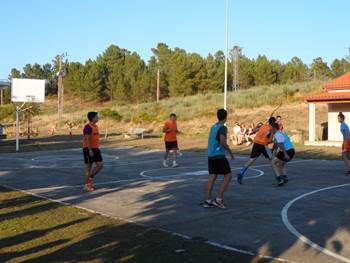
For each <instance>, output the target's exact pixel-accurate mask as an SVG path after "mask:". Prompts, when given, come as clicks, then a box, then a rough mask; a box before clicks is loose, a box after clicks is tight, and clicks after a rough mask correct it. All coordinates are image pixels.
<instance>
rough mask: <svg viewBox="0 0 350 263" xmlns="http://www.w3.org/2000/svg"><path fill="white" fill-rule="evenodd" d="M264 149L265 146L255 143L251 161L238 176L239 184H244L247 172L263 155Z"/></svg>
mask: <svg viewBox="0 0 350 263" xmlns="http://www.w3.org/2000/svg"><path fill="white" fill-rule="evenodd" d="M262 147H263V145H260V144H257V143H254V144H253V147H252V151H251V153H250V159H249V161H248V162H247V163H246V164H245V165H244V166H243V167H242V169H241V171H240V172H239V173H238V174H237V182H238V183H239V184H242V181H243V176H244V175H245V173H246V172H247V170H248V168H249V167H250V166H252V165H253V164H254V162H255V161H256V159H258V157H259V156H260V155H261V153H262Z"/></svg>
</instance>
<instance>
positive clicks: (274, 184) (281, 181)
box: [272, 176, 285, 186]
mask: <svg viewBox="0 0 350 263" xmlns="http://www.w3.org/2000/svg"><path fill="white" fill-rule="evenodd" d="M284 183H285V181H284V180H283V179H282V178H281V177H280V176H278V177H277V178H276V180H275V181H273V183H272V186H282V185H283V184H284Z"/></svg>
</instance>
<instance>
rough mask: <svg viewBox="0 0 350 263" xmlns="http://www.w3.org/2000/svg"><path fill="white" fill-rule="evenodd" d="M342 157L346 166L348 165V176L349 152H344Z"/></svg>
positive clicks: (348, 166)
mask: <svg viewBox="0 0 350 263" xmlns="http://www.w3.org/2000/svg"><path fill="white" fill-rule="evenodd" d="M342 157H343V160H344V162H345V165H346V167H347V169H348V172H347V174H349V175H350V158H349V152H347V151H346V152H344V151H343V153H342Z"/></svg>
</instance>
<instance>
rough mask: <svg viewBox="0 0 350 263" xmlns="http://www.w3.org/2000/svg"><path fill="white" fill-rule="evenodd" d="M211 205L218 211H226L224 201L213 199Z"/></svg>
mask: <svg viewBox="0 0 350 263" xmlns="http://www.w3.org/2000/svg"><path fill="white" fill-rule="evenodd" d="M213 205H214V206H215V207H217V208H220V209H226V206H225V204H224V200H221V201H218V200H217V199H214V201H213Z"/></svg>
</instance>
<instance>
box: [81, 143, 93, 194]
mask: <svg viewBox="0 0 350 263" xmlns="http://www.w3.org/2000/svg"><path fill="white" fill-rule="evenodd" d="M83 155H84V163H85V167H84V190H85V191H89V192H90V191H92V190H93V189H92V188H91V185H90V182H91V174H92V163H93V160H92V158H91V156H90V155H89V149H87V148H84V149H83Z"/></svg>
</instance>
